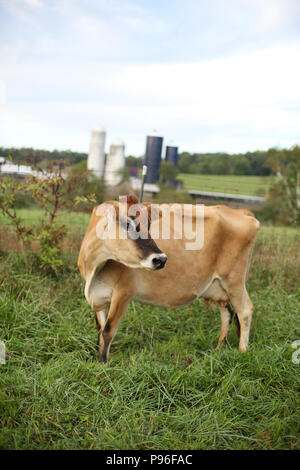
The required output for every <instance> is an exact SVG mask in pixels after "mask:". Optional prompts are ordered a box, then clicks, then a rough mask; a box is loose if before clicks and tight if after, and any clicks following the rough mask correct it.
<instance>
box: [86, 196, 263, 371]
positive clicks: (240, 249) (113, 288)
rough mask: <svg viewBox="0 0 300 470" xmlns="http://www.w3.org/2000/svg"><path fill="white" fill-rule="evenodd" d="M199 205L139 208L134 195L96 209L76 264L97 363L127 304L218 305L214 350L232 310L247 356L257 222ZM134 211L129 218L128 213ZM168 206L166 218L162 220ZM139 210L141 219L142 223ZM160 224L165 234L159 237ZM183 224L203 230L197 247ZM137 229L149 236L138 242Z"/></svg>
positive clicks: (244, 215) (231, 211)
mask: <svg viewBox="0 0 300 470" xmlns="http://www.w3.org/2000/svg"><path fill="white" fill-rule="evenodd" d="M201 207H202V212H200V215H199V212H198V208H199V206H194V205H182V204H176V205H175V206H172V205H171V204H170V205H166V204H164V205H157V206H156V207H155V206H154V205H151V204H149V203H145V204H143V205H138V204H137V198H136V196H134V195H133V196H128V197H127V200H126V202H125V203H120V202H118V201H109V202H108V203H105V204H102V205H100V206H98V207H96V208H95V209H94V211H93V214H92V217H91V221H90V224H89V226H88V229H87V232H86V234H85V237H84V240H83V242H82V245H81V249H80V253H79V259H78V266H79V269H80V272H81V274H82V276H83V278H84V279H85V281H86V285H85V296H86V299H87V301H88V302H89V304H90V305H91V307H92V308H93V310H94V311H95V314H96V323H97V328H98V331H99V359H100V361H103V362H106V361H107V359H108V354H109V348H110V345H111V341H112V339H113V337H114V335H115V333H116V330H117V327H118V325H119V323H120V320H121V318H122V316H123V315H124V313H125V312H126V309H127V305H128V302H129V301H130V300H138V301H140V302H143V303H147V304H151V305H160V306H164V307H180V306H183V305H186V304H188V303H190V302H192V301H193V300H195V299H196V298H198V297H203V298H204V299H209V300H211V301H214V302H217V303H218V306H219V310H220V314H221V323H222V326H221V333H220V338H219V341H218V345H217V349H218V348H219V347H220V345H221V343H222V341H223V340H224V339H225V338H227V335H228V332H229V329H230V324H231V318H232V314H233V311H235V312H236V314H237V317H238V323H239V325H240V332H239V333H240V340H239V349H240V350H241V351H247V349H248V342H249V331H250V324H251V318H252V312H253V304H252V302H251V300H250V298H249V295H248V293H247V290H246V286H245V283H246V276H247V271H248V267H249V255H250V252H251V249H252V247H253V244H254V240H255V236H256V234H257V231H258V229H259V222H258V221H257V220H256V219H255V217H254V216H253V214H252V213H251V212H250V211H248V210H246V209H238V210H235V209H231V208H229V207H227V206H211V207H203V206H201ZM132 208H135V210H134V211H133V214H134V215H130V211H131V209H132ZM153 208H155V209H156V210H154V211H153V210H152V209H153ZM110 209H112V210H113V213H114V214H116V219H112V215H111V214H110V212H111V211H110ZM168 209H169V214H167V215H168V217H169V219H168V217H165V216H166V213H168ZM187 209H188V210H187ZM145 211H146V214H147V215H146V218H145V217H144V218H142V217H141V214H145ZM186 212H188V215H187V216H186V215H185V216H184V217H185V218H184V217H183V213H184V214H185V213H186ZM153 214H154V215H153ZM170 214H171V215H170ZM150 217H152V220H151V226H150V227H149V226H148V223H149V222H150ZM165 219H168V222H169V236H168V237H166V236H164V235H165V234H164V222H165ZM183 220H184V221H185V222H184V224H185V223H186V221H187V222H190V227H191V228H192V231H193V233H194V236H195V237H197V234H198V233H199V232H200V231H201V230H202V236H203V244H202V246H199V247H197V248H193V245H192V249H191V248H187V247H188V246H189V243H190V242H191V236H190V234H189V233H187V234H186V233H182V232H183V230H181V233H180V234H179V232H180V230H179V228H181V229H182V222H183ZM145 221H146V222H145ZM198 222H199V224H200V225H199V226H198ZM145 224H146V226H145ZM149 225H150V224H149ZM178 227H179V228H178ZM199 227H200V228H199ZM112 232H113V236H111V234H112ZM136 232H138V233H139V234H141V232H142V233H143V235H144V237H145V234H146V235H147V236H148V238H143V236H142V235H140V237H139V238H136ZM150 233H151V235H152V237H151V236H150ZM134 234H135V236H134ZM153 234H155V236H154V235H153ZM178 234H179V235H178ZM153 238H154V239H155V241H154V240H153ZM156 242H157V244H158V246H157V245H156ZM158 247H159V248H158ZM166 261H167V262H166ZM165 263H166V265H165ZM164 265H165V266H164ZM161 268H164V269H161Z"/></svg>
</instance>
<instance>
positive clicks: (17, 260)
mask: <svg viewBox="0 0 300 470" xmlns="http://www.w3.org/2000/svg"><path fill="white" fill-rule="evenodd" d="M76 218H77V215H76ZM71 219H72V216H71ZM71 219H70V220H69V221H68V224H69V225H70V227H71V228H72V230H73V231H74V230H75V231H76V230H77V228H76V227H77V226H76V227H75V228H74V227H72V220H71ZM87 219H88V218H86V217H85V216H83V219H82V226H84V225H85V224H86V222H87ZM77 220H78V219H77ZM77 243H79V238H78V240H77ZM0 246H1V245H0ZM65 256H66V260H65V269H64V272H63V273H62V274H61V277H60V279H59V280H56V279H54V278H51V277H47V276H46V275H44V274H41V273H40V271H39V270H38V268H37V267H36V264H35V259H34V255H33V254H32V255H31V257H30V258H25V257H24V255H23V254H22V253H12V252H11V253H9V254H8V253H6V252H5V250H4V251H2V253H1V254H0V318H1V322H0V339H1V340H2V341H4V342H5V344H6V348H7V353H8V359H7V361H6V364H2V365H0V424H1V431H0V448H6V449H296V448H299V447H300V442H299V430H300V429H299V428H300V426H299V389H300V381H299V368H300V364H299V365H297V364H294V363H293V362H292V353H293V351H294V350H293V349H292V346H291V345H292V343H293V341H295V340H298V339H300V325H299V312H300V288H299V278H300V235H299V233H297V232H296V231H295V230H292V229H284V228H272V227H263V228H262V230H261V231H260V233H259V236H258V239H257V243H256V249H255V252H254V256H253V260H252V267H251V270H250V277H249V282H248V287H249V292H250V296H251V298H252V300H253V302H254V304H255V306H256V311H255V314H254V321H253V326H252V329H251V336H250V349H249V352H248V353H246V354H242V353H239V352H238V350H237V338H236V336H235V332H234V331H231V333H230V336H229V341H228V344H224V345H223V346H222V347H221V350H220V351H218V352H217V351H215V350H214V347H215V346H216V342H217V339H218V334H219V328H220V319H219V314H218V312H217V309H216V307H214V308H213V309H212V310H208V309H206V308H205V305H204V303H203V302H202V301H201V300H199V301H196V302H195V303H193V304H192V305H189V306H187V307H185V308H183V309H181V310H179V309H178V310H166V309H163V308H159V307H156V308H154V307H149V306H141V305H140V304H138V303H131V304H130V307H129V311H128V314H127V315H126V316H125V318H124V320H123V321H122V323H121V325H120V328H119V330H118V333H117V335H116V338H115V340H114V342H113V345H112V348H111V356H110V361H109V363H108V364H107V365H103V364H99V363H98V362H97V360H96V353H95V344H96V329H95V321H94V318H93V315H92V314H91V310H90V307H89V306H88V305H87V303H86V301H85V299H84V295H83V282H82V280H81V278H80V276H79V273H78V272H77V268H76V257H75V254H74V255H72V254H70V253H66V255H65Z"/></svg>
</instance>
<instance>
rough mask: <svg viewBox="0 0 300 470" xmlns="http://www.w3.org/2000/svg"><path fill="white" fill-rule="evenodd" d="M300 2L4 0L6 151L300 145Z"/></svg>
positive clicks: (1, 112)
mask: <svg viewBox="0 0 300 470" xmlns="http://www.w3.org/2000/svg"><path fill="white" fill-rule="evenodd" d="M299 84H300V1H299V0H148V1H146V0H131V1H128V0H109V1H107V0H0V146H3V147H10V146H13V147H21V146H24V147H34V148H43V149H49V150H52V149H60V150H65V149H71V150H74V151H84V152H88V148H89V140H90V131H91V128H92V127H93V126H95V125H101V126H103V127H104V128H105V129H106V131H107V141H106V149H107V150H108V146H109V144H110V142H111V141H112V140H114V139H115V138H122V139H123V140H124V141H125V145H126V154H127V155H136V156H139V155H142V154H143V153H144V150H145V138H146V135H147V134H148V133H150V132H152V131H153V130H154V129H155V130H156V131H157V133H158V134H159V135H162V136H163V137H164V143H165V144H167V143H173V144H176V145H178V146H179V150H180V151H189V152H223V151H224V152H232V153H238V152H246V151H254V150H258V149H260V150H265V149H268V148H270V147H273V146H276V147H290V146H292V145H294V144H297V143H298V144H300V85H299Z"/></svg>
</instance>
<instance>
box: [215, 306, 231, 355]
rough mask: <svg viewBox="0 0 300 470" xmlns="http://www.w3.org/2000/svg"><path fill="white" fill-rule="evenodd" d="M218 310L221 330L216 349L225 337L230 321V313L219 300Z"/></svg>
mask: <svg viewBox="0 0 300 470" xmlns="http://www.w3.org/2000/svg"><path fill="white" fill-rule="evenodd" d="M219 310H220V314H221V332H220V338H219V341H218V344H217V347H216V349H219V348H220V346H221V344H222V342H223V341H224V339H227V336H228V333H229V330H230V326H231V321H232V314H231V312H230V310H229V309H228V308H227V306H225V305H224V303H223V302H219Z"/></svg>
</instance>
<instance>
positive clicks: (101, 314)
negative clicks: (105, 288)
mask: <svg viewBox="0 0 300 470" xmlns="http://www.w3.org/2000/svg"><path fill="white" fill-rule="evenodd" d="M108 308H109V307H105V308H103V309H101V310H95V320H96V328H97V331H98V339H97V346H96V347H97V352H98V354H99V350H100V349H101V343H102V342H103V338H102V334H101V333H102V331H103V328H104V326H105V323H106V317H107V312H108Z"/></svg>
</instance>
